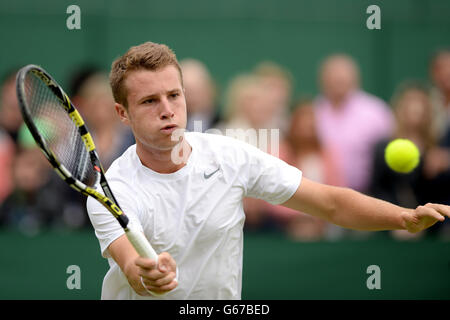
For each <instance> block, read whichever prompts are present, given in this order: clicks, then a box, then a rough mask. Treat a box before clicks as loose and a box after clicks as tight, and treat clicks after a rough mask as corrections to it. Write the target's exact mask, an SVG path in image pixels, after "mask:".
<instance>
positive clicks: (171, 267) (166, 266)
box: [158, 252, 177, 272]
mask: <svg viewBox="0 0 450 320" xmlns="http://www.w3.org/2000/svg"><path fill="white" fill-rule="evenodd" d="M176 268H177V264H176V262H175V260H174V259H173V258H172V256H171V255H170V254H169V253H168V252H163V253H161V254H160V255H159V256H158V269H159V271H161V272H170V271H175V270H176Z"/></svg>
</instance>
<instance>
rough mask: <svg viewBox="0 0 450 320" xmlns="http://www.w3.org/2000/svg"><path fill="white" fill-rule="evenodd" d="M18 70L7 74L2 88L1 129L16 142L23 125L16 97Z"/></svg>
mask: <svg viewBox="0 0 450 320" xmlns="http://www.w3.org/2000/svg"><path fill="white" fill-rule="evenodd" d="M16 73H17V70H14V71H13V72H9V73H7V75H6V76H5V77H4V80H3V81H2V83H1V87H0V127H1V128H3V130H4V131H5V132H6V133H7V134H8V135H9V136H10V137H11V139H12V140H13V141H14V142H16V141H17V134H18V131H19V129H20V126H21V125H22V123H23V119H22V115H21V113H20V109H19V101H18V100H17V95H16Z"/></svg>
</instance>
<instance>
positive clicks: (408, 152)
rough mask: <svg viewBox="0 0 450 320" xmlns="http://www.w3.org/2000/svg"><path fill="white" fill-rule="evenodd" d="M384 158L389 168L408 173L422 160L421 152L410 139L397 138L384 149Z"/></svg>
mask: <svg viewBox="0 0 450 320" xmlns="http://www.w3.org/2000/svg"><path fill="white" fill-rule="evenodd" d="M384 159H385V160H386V163H387V165H388V166H389V168H391V169H392V170H394V171H396V172H400V173H408V172H411V171H412V170H414V169H415V168H416V167H417V165H418V164H419V161H420V152H419V149H418V148H417V147H416V145H415V144H414V143H413V142H411V141H410V140H408V139H395V140H393V141H391V142H389V144H388V145H387V147H386V149H385V150H384Z"/></svg>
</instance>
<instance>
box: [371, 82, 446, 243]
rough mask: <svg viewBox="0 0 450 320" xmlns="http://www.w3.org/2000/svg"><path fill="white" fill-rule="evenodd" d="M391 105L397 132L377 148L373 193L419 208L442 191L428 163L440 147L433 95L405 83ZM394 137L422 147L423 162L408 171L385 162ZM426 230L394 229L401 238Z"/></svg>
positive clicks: (383, 140) (417, 235)
mask: <svg viewBox="0 0 450 320" xmlns="http://www.w3.org/2000/svg"><path fill="white" fill-rule="evenodd" d="M392 106H393V108H394V112H395V118H396V128H395V132H394V135H393V136H392V137H389V138H386V139H382V140H381V141H380V142H379V143H378V144H377V145H376V147H375V153H374V162H373V170H372V178H371V186H370V193H371V195H372V196H375V197H378V198H380V199H383V200H386V201H389V202H392V203H394V204H397V205H400V206H413V207H414V206H416V207H417V206H418V205H424V204H425V203H427V202H430V201H432V197H434V194H435V193H436V192H439V190H438V188H437V185H436V184H434V183H433V180H432V179H433V178H434V177H435V176H436V173H434V172H435V170H434V169H431V170H433V174H432V175H430V169H429V168H428V167H430V164H427V161H429V160H427V159H428V158H429V157H430V154H431V153H435V152H437V149H438V148H437V141H436V138H435V132H434V130H433V115H432V106H431V102H430V96H429V94H428V91H427V90H426V89H425V88H424V87H423V86H421V85H418V84H414V83H410V84H408V83H407V84H403V85H402V86H400V88H399V89H398V90H397V93H396V94H395V95H394V98H393V99H392ZM395 138H403V139H409V140H411V141H413V142H414V143H415V144H416V145H417V147H418V148H419V151H420V154H421V162H420V163H419V166H418V167H417V168H416V169H415V170H414V171H412V172H410V173H408V174H400V173H396V172H394V171H392V170H391V169H389V167H388V166H387V165H386V163H385V160H384V150H385V148H386V146H387V144H388V143H389V141H391V140H392V139H395ZM448 165H449V164H447V167H448ZM431 166H432V165H431ZM429 230H430V229H429ZM423 233H424V232H422V233H420V234H411V233H408V232H402V231H401V230H395V231H393V232H392V234H393V236H394V237H396V238H399V239H406V238H408V239H410V238H417V237H420V236H422V235H423Z"/></svg>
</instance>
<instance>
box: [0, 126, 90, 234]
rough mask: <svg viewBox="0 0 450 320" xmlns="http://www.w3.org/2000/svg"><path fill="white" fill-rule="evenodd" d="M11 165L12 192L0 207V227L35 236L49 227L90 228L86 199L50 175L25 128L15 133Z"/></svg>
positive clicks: (40, 153)
mask: <svg viewBox="0 0 450 320" xmlns="http://www.w3.org/2000/svg"><path fill="white" fill-rule="evenodd" d="M17 137H18V146H17V150H18V151H17V155H16V156H15V158H14V162H13V165H12V176H13V182H14V188H13V191H12V192H11V193H10V195H9V196H8V197H7V198H6V199H5V201H4V202H3V204H2V205H1V206H0V224H2V225H6V226H8V227H13V228H18V229H19V230H20V231H22V232H23V233H25V234H28V235H35V234H37V233H39V232H40V231H42V230H43V229H45V228H48V227H55V228H56V227H57V228H70V229H73V228H81V227H86V226H88V225H90V223H89V220H88V219H87V215H86V209H85V203H86V199H85V197H84V196H82V195H81V194H78V193H76V192H73V190H72V189H71V188H70V187H69V186H68V185H67V184H66V183H65V182H63V181H62V180H61V178H59V177H58V176H57V175H56V173H54V172H53V170H52V167H51V166H50V165H49V163H48V161H47V160H46V159H45V157H44V155H43V154H42V151H41V150H40V149H39V148H37V147H36V145H35V143H34V140H33V138H32V137H31V134H30V133H29V131H28V129H27V128H26V126H25V125H23V126H22V127H21V129H20V130H19V132H18V135H17Z"/></svg>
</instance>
